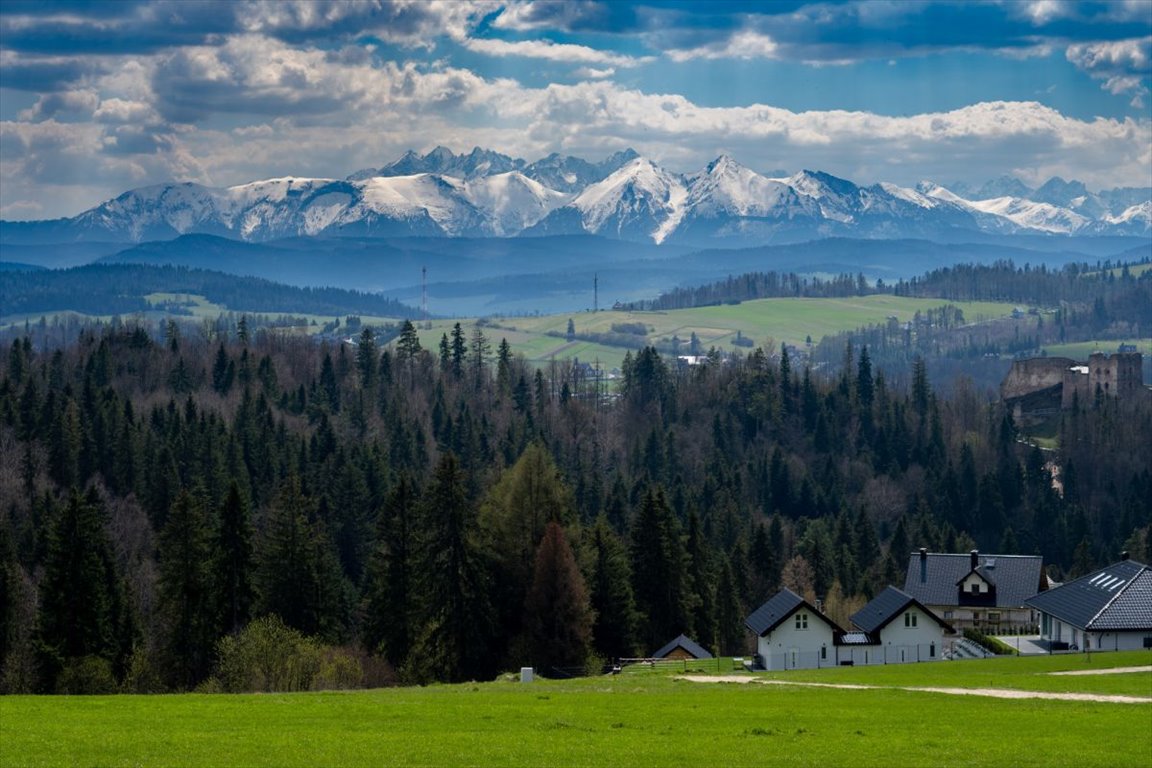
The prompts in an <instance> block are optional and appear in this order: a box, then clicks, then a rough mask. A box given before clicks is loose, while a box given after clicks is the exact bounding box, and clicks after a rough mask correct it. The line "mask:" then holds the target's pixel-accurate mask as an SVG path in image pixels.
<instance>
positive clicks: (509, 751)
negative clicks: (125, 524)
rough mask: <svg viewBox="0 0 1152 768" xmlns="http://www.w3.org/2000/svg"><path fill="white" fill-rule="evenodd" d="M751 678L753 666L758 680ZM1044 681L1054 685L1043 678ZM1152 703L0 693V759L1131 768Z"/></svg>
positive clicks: (995, 664) (835, 678)
mask: <svg viewBox="0 0 1152 768" xmlns="http://www.w3.org/2000/svg"><path fill="white" fill-rule="evenodd" d="M1150 662H1152V654H1149V653H1146V652H1137V653H1121V654H1093V656H1092V657H1091V661H1090V662H1089V661H1087V658H1086V657H1084V656H1063V657H1044V658H1033V659H990V660H985V661H968V662H939V663H933V664H918V665H907V666H902V667H880V668H875V667H873V668H854V669H832V670H824V671H822V672H818V671H811V672H793V673H789V674H782V673H778V674H775V675H773V676H772V677H774V678H776V679H781V680H792V681H796V682H800V681H804V680H817V681H821V682H849V681H854V682H865V683H867V684H870V685H882V686H905V685H921V686H924V685H937V686H961V687H963V686H968V687H977V686H986V685H995V686H996V687H1001V688H1006V687H1013V688H1023V689H1031V690H1066V689H1067V690H1077V691H1091V692H1099V691H1101V690H1107V691H1109V692H1111V691H1112V690H1114V688H1124V689H1128V688H1130V687H1134V688H1136V689H1138V690H1140V691H1142V692H1143V695H1152V674H1150V673H1147V672H1144V673H1138V674H1130V675H1111V676H1101V677H1095V676H1092V677H1051V676H1047V675H1046V674H1045V673H1047V672H1050V671H1056V670H1062V669H1068V668H1078V667H1083V666H1087V665H1089V664H1090V665H1091V666H1092V667H1093V668H1104V667H1108V666H1127V665H1134V664H1148V663H1150ZM757 677H761V676H757ZM1047 686H1057V687H1056V688H1050V687H1047ZM1150 722H1152V704H1113V703H1097V702H1068V701H1049V700H1036V699H1029V700H1001V699H990V698H978V697H969V696H949V695H943V694H933V693H921V692H913V691H905V690H900V689H899V688H879V689H869V690H834V689H826V688H807V687H800V686H787V685H771V686H768V685H721V684H702V683H693V682H687V681H682V680H676V679H673V677H672V676H670V675H667V674H656V673H653V674H648V675H619V676H616V677H608V678H587V679H583V680H569V681H562V682H552V681H539V680H538V681H537V682H535V683H532V684H528V685H525V684H520V683H518V682H509V681H499V682H494V683H484V684H465V685H457V686H430V687H427V688H400V689H388V690H378V691H366V692H351V693H314V694H292V695H276V694H266V695H256V696H228V695H182V696H152V697H147V696H119V697H22V696H16V697H2V698H0V737H2V738H0V765H4V766H18V765H29V766H42V765H43V766H48V765H102V766H136V765H144V766H148V765H164V766H180V765H226V766H264V765H269V766H272V765H275V766H294V765H307V766H337V765H339V766H348V765H387V766H443V765H485V766H487V765H492V766H520V765H533V766H539V765H548V766H552V765H611V766H667V765H724V766H764V765H773V766H775V765H783V766H802V765H814V766H848V765H852V766H927V765H931V766H1005V765H1011V766H1033V765H1034V766H1045V768H1050V767H1051V766H1056V765H1061V766H1063V765H1068V766H1077V768H1085V767H1086V766H1102V767H1103V766H1108V767H1109V768H1111V767H1112V766H1122V765H1123V766H1128V765H1148V764H1149V762H1150V759H1152V728H1150V727H1149V723H1150Z"/></svg>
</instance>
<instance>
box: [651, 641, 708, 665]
mask: <svg viewBox="0 0 1152 768" xmlns="http://www.w3.org/2000/svg"><path fill="white" fill-rule="evenodd" d="M651 658H653V659H675V660H680V659H688V660H691V659H710V658H712V654H711V653H709V652H708V651H707V650H705V649H704V647H703V646H701V645H700V644H699V643H697V642H696V641H695V640H693V639H692V638H690V637H686V636H685V635H680V636H679V637H677V638H676V639H675V640H673V641H671V642H670V643H668V644H667V645H665V646H663V647H662V648H661V649H660V650H658V651H656V652H655V653H653V654H652V656H651Z"/></svg>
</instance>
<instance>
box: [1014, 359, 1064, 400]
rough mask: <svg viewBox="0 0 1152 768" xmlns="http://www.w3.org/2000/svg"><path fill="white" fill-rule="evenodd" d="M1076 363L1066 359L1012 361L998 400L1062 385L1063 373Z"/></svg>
mask: <svg viewBox="0 0 1152 768" xmlns="http://www.w3.org/2000/svg"><path fill="white" fill-rule="evenodd" d="M1075 364H1076V362H1075V361H1074V360H1071V359H1069V358H1067V357H1033V358H1030V359H1028V360H1013V361H1012V370H1010V371H1009V372H1008V376H1007V377H1005V379H1004V382H1003V383H1002V384H1001V385H1000V398H1001V399H1003V400H1011V399H1012V398H1016V397H1023V396H1024V395H1027V394H1030V393H1032V392H1036V391H1037V390H1041V389H1047V388H1049V387H1055V386H1058V385H1061V384H1063V383H1064V373H1065V372H1066V371H1067V370H1068V369H1069V368H1071V367H1072V366H1073V365H1075Z"/></svg>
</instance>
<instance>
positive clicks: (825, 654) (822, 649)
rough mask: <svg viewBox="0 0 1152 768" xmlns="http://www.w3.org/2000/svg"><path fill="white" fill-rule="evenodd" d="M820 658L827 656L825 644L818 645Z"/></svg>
mask: <svg viewBox="0 0 1152 768" xmlns="http://www.w3.org/2000/svg"><path fill="white" fill-rule="evenodd" d="M820 658H821V659H826V658H828V646H826V645H822V646H820Z"/></svg>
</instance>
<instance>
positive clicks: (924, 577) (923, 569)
mask: <svg viewBox="0 0 1152 768" xmlns="http://www.w3.org/2000/svg"><path fill="white" fill-rule="evenodd" d="M926 581H928V548H927V547H920V583H921V584H923V583H924V582H926Z"/></svg>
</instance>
